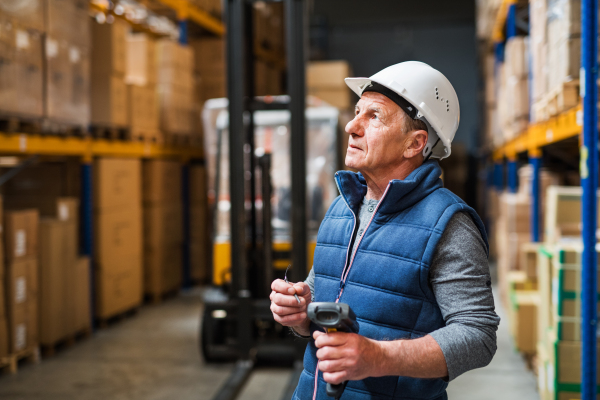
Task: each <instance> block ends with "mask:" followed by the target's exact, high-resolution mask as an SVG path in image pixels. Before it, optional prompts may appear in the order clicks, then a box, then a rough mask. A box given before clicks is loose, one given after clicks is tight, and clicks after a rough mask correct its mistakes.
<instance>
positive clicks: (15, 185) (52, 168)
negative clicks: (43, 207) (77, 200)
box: [2, 160, 81, 215]
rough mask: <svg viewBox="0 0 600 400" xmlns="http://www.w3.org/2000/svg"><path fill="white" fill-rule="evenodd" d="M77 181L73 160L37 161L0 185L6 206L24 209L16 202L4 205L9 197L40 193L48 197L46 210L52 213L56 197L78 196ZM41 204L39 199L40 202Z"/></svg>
mask: <svg viewBox="0 0 600 400" xmlns="http://www.w3.org/2000/svg"><path fill="white" fill-rule="evenodd" d="M80 180H81V163H80V162H79V160H76V161H74V162H71V161H68V162H60V163H47V162H45V163H40V164H37V165H33V166H28V167H27V168H24V169H23V170H21V171H20V172H19V178H18V179H10V180H9V181H8V182H6V183H5V184H4V185H2V189H3V193H4V195H5V200H6V202H7V203H6V204H7V208H15V209H16V208H24V207H23V206H22V205H19V203H17V204H15V205H12V204H11V205H8V202H9V201H10V198H11V197H14V196H31V197H33V198H38V197H41V196H44V197H47V198H48V207H49V209H48V212H49V213H50V214H44V212H41V215H53V214H52V213H53V212H54V210H55V206H56V203H55V201H56V198H57V197H62V196H69V197H79V195H80ZM40 203H41V201H40Z"/></svg>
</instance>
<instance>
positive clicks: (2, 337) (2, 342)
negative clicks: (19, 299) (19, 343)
mask: <svg viewBox="0 0 600 400" xmlns="http://www.w3.org/2000/svg"><path fill="white" fill-rule="evenodd" d="M6 356H8V321H7V320H6V318H5V317H0V358H2V357H6Z"/></svg>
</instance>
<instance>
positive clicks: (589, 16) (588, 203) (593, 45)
mask: <svg viewBox="0 0 600 400" xmlns="http://www.w3.org/2000/svg"><path fill="white" fill-rule="evenodd" d="M581 26H582V30H581V31H582V33H581V81H582V82H581V97H582V98H583V145H582V146H581V161H580V168H581V171H580V174H581V186H582V187H583V198H582V212H581V217H582V218H581V219H582V224H583V256H582V271H581V275H582V277H581V286H582V294H581V295H582V299H581V300H582V312H581V314H582V315H581V316H582V320H581V325H582V326H581V333H582V342H583V343H582V346H581V371H582V374H581V398H582V400H593V399H595V398H596V359H597V356H598V354H597V353H596V326H597V319H598V315H597V314H598V310H597V295H598V293H597V291H598V286H597V285H598V282H597V280H598V275H597V253H596V221H597V213H598V210H597V189H598V108H597V104H598V83H597V80H598V36H597V32H598V0H582V2H581Z"/></svg>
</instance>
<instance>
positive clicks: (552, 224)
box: [544, 186, 600, 243]
mask: <svg viewBox="0 0 600 400" xmlns="http://www.w3.org/2000/svg"><path fill="white" fill-rule="evenodd" d="M582 193H583V190H582V189H581V187H573V186H548V188H547V190H546V214H545V217H544V220H545V223H544V241H545V242H546V243H556V242H560V241H561V240H562V239H563V238H564V239H566V240H570V239H573V237H576V238H577V237H580V235H581V233H580V232H581V195H582ZM599 193H600V192H599ZM598 220H599V221H600V214H599V215H598Z"/></svg>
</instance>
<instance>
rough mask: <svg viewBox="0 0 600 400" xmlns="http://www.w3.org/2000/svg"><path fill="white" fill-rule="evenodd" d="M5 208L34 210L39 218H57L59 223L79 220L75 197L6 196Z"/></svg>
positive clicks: (77, 204) (77, 200)
mask: <svg viewBox="0 0 600 400" xmlns="http://www.w3.org/2000/svg"><path fill="white" fill-rule="evenodd" d="M5 203H6V206H7V208H12V209H16V208H36V209H37V210H38V212H39V213H40V216H41V217H52V218H58V219H60V220H61V221H74V222H77V221H78V220H79V199H78V198H75V197H56V196H44V195H41V196H36V195H16V196H14V195H7V196H6V202H5Z"/></svg>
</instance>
